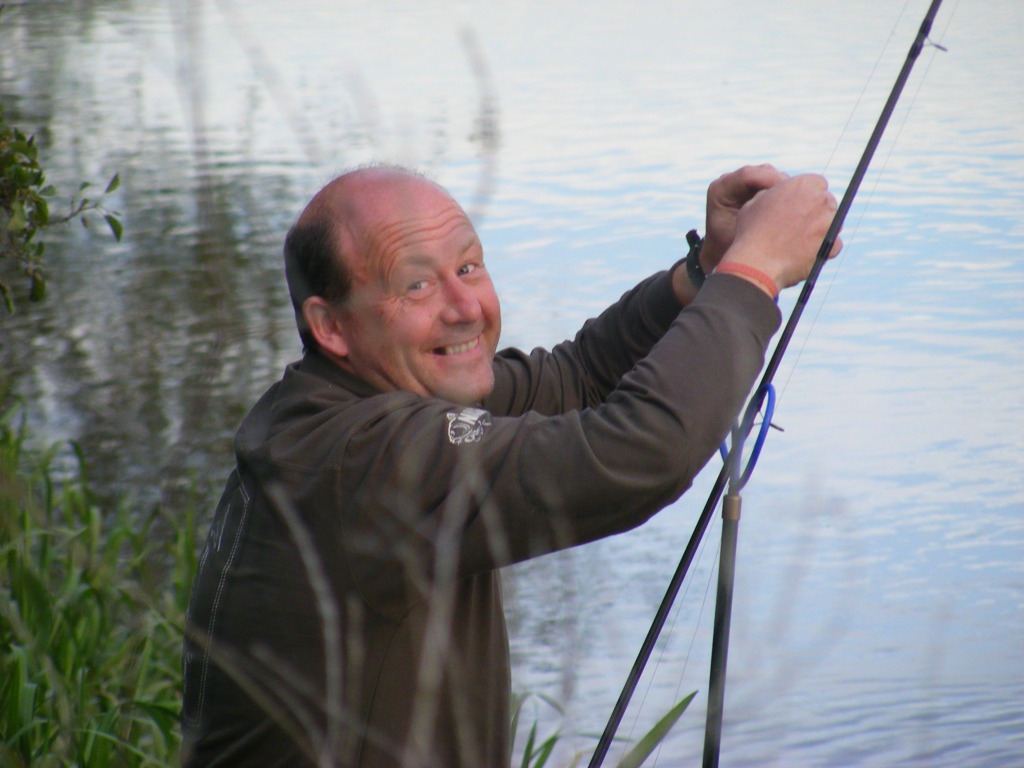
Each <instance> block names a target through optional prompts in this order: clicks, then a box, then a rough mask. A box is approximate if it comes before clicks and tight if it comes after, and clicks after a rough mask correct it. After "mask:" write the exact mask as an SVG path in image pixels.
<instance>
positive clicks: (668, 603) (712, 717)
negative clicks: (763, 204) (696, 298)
mask: <svg viewBox="0 0 1024 768" xmlns="http://www.w3.org/2000/svg"><path fill="white" fill-rule="evenodd" d="M941 2H942V0H932V2H931V4H930V5H929V8H928V11H927V13H926V14H925V17H924V19H923V21H922V22H921V25H920V27H919V29H918V32H917V35H916V36H915V37H914V41H913V43H912V44H911V47H910V50H909V51H908V53H907V56H906V58H905V60H904V62H903V66H902V68H901V69H900V72H899V75H898V76H897V78H896V82H895V84H894V85H893V87H892V89H891V90H890V92H889V96H888V98H887V99H886V102H885V106H884V107H883V108H882V111H881V114H880V115H879V117H878V119H877V121H876V123H875V126H874V129H873V130H872V132H871V136H870V138H869V139H868V142H867V145H866V146H865V148H864V151H863V152H862V154H861V156H860V160H859V161H858V163H857V167H856V169H855V170H854V173H853V176H852V178H851V180H850V183H849V185H848V186H847V189H846V191H845V193H844V194H843V196H842V199H841V200H840V201H839V204H838V206H837V209H836V212H835V215H834V217H833V219H832V223H831V225H830V226H829V228H828V231H827V232H826V234H825V237H824V239H823V240H822V243H821V247H820V248H819V250H818V254H817V256H816V257H815V260H814V263H813V265H812V267H811V269H810V272H809V274H808V275H807V278H806V279H805V280H804V283H803V287H802V288H801V291H800V295H799V297H798V298H797V302H796V304H795V306H794V307H793V310H792V311H791V313H790V316H789V320H788V321H787V323H786V325H785V327H784V328H783V330H782V333H781V335H780V337H779V340H778V342H777V344H776V346H775V350H774V352H773V354H772V356H771V358H770V359H769V361H768V364H767V366H766V367H765V370H764V373H763V375H762V378H761V382H760V384H759V386H758V389H757V391H756V393H755V395H754V396H753V397H752V398H751V400H750V401H749V403H748V405H747V408H746V410H745V412H744V414H743V418H742V421H741V422H740V424H739V425H738V426H737V427H736V428H735V429H734V430H733V448H732V450H731V451H730V452H729V458H728V460H727V462H726V466H725V467H723V468H722V471H721V472H720V473H719V475H718V478H717V479H716V480H715V484H714V487H713V488H712V491H711V494H710V495H709V496H708V500H707V502H706V504H705V506H704V509H703V511H702V512H701V515H700V517H699V518H698V521H697V524H696V525H695V526H694V529H693V532H692V533H691V536H690V540H689V542H688V543H687V546H686V549H685V550H684V552H683V554H682V557H681V558H680V561H679V565H678V566H677V568H676V571H675V573H674V574H673V575H672V578H671V580H670V582H669V586H668V589H667V591H666V593H665V597H664V599H663V600H662V603H661V605H660V606H659V607H658V611H657V612H656V614H655V617H654V620H653V622H652V624H651V628H650V629H649V631H648V633H647V636H646V637H645V639H644V643H643V645H642V646H641V649H640V653H639V654H638V656H637V660H636V662H635V663H634V665H633V668H632V669H631V670H630V673H629V676H628V677H627V681H626V684H625V685H624V686H623V689H622V692H621V694H620V695H619V698H618V700H617V701H616V704H615V706H614V708H613V710H612V714H611V716H610V717H609V720H608V724H607V726H606V728H605V730H604V732H603V733H602V735H601V738H600V740H599V742H598V746H597V748H596V749H595V751H594V755H593V757H592V759H591V761H590V764H589V765H590V768H597V767H598V766H600V765H601V763H602V762H603V760H604V757H605V755H606V754H607V751H608V747H609V746H610V744H611V741H612V739H613V738H614V734H615V730H616V729H617V728H618V725H619V722H620V721H621V718H622V714H623V712H624V711H625V708H626V707H627V706H628V703H629V699H630V697H631V696H632V693H633V691H634V690H635V688H636V683H637V681H638V680H639V677H640V674H641V673H642V671H643V668H644V666H645V665H646V663H647V660H648V659H649V658H650V654H651V652H652V651H653V649H654V645H655V644H656V642H657V639H658V636H659V635H660V633H661V630H662V628H663V627H664V624H665V620H666V619H667V617H668V614H669V613H670V611H671V608H672V604H673V602H674V601H675V598H676V596H677V595H678V593H679V589H680V587H681V585H682V582H683V580H684V579H685V576H686V573H687V571H688V569H689V567H690V564H691V562H692V560H693V555H694V551H695V550H696V548H697V542H699V541H700V539H701V538H702V537H703V536H704V534H705V532H706V531H707V527H708V523H709V522H710V519H711V517H712V515H713V514H714V511H715V509H716V508H717V506H718V502H719V500H722V499H723V494H724V492H725V489H726V486H727V485H730V493H729V495H728V496H725V498H724V503H723V507H722V515H723V523H722V532H723V536H722V555H721V560H720V566H719V591H718V599H717V601H716V611H715V637H714V638H713V642H712V659H711V684H710V692H709V697H708V717H707V723H706V726H707V727H706V731H705V739H704V765H705V766H709V767H710V768H715V767H716V766H717V765H718V754H719V746H720V740H721V725H722V711H723V704H724V683H725V665H726V658H727V650H728V636H729V622H730V613H731V596H732V583H731V581H732V570H733V569H734V568H735V549H736V530H737V525H738V522H739V517H740V514H739V512H740V509H739V506H740V498H739V494H738V491H737V485H738V484H739V482H738V481H739V480H740V479H741V478H742V474H743V473H742V470H741V458H742V455H741V454H742V443H743V440H744V439H746V437H747V435H749V434H750V431H751V430H752V428H753V422H754V420H755V418H756V416H757V414H758V412H759V411H760V409H761V406H762V404H763V403H764V400H765V397H766V396H767V393H768V391H769V390H768V388H767V387H766V385H768V384H771V382H772V380H773V379H774V377H775V374H776V373H777V372H778V369H779V366H780V364H781V361H782V358H783V356H784V354H785V352H786V350H787V348H788V346H789V343H790V341H791V340H792V337H793V334H794V332H795V330H796V326H797V323H798V322H799V320H800V317H801V316H802V314H803V310H804V308H805V307H806V305H807V302H808V301H809V299H810V295H811V293H812V292H813V290H814V286H815V284H816V282H817V279H818V276H819V275H820V274H821V270H822V269H823V268H824V266H825V263H826V262H827V261H828V260H829V255H830V254H831V251H832V249H833V246H834V245H835V243H836V240H837V239H838V236H839V232H840V230H841V229H842V226H843V224H844V222H845V220H846V215H847V214H848V213H849V210H850V207H851V206H852V204H853V201H854V198H855V197H856V194H857V191H858V190H859V188H860V185H861V182H862V181H863V180H864V176H865V174H866V173H867V170H868V167H869V166H870V164H871V160H872V158H873V157H874V154H875V151H876V150H877V148H878V145H879V143H880V142H881V139H882V136H883V134H884V133H885V128H886V127H887V125H888V123H889V120H890V118H891V117H892V115H893V112H894V111H895V108H896V104H897V103H898V101H899V98H900V95H901V94H902V92H903V88H904V86H905V85H906V82H907V80H908V78H909V76H910V73H911V71H912V69H913V67H914V64H915V63H916V61H917V58H918V56H919V55H920V53H921V51H922V49H923V48H924V47H925V43H926V41H928V36H929V33H930V31H931V26H932V23H933V22H934V19H935V16H936V14H937V13H938V9H939V6H940V5H941ZM929 42H930V41H929ZM727 534H728V539H729V540H728V542H727V541H726V536H727ZM727 560H728V563H727ZM723 574H724V575H725V576H723ZM723 598H727V599H723ZM723 606H724V609H723ZM720 630H721V631H720Z"/></svg>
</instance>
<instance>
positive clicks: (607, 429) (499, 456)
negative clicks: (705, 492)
mask: <svg viewBox="0 0 1024 768" xmlns="http://www.w3.org/2000/svg"><path fill="white" fill-rule="evenodd" d="M778 324H779V312H778V309H777V307H776V306H775V305H774V303H773V302H772V301H771V300H770V299H769V298H768V297H767V296H765V295H764V294H763V292H761V291H760V290H759V289H757V288H756V287H754V286H752V285H750V284H749V283H747V282H746V281H744V280H742V279H740V278H737V277H735V276H731V275H720V276H714V277H713V278H709V280H708V282H707V283H706V284H705V286H704V288H703V289H702V290H701V292H700V294H699V295H698V297H697V300H696V301H695V302H694V303H693V304H691V305H690V306H689V307H687V308H686V309H685V310H684V311H682V312H679V313H678V314H677V316H676V317H675V319H674V320H673V321H672V322H671V324H670V326H669V328H668V330H667V331H666V332H665V333H664V334H662V336H661V338H660V339H659V340H657V341H656V342H655V343H654V344H653V346H651V348H650V350H649V352H648V353H647V355H646V356H644V357H643V358H642V359H641V360H640V361H639V362H638V363H637V364H636V365H635V366H633V368H632V369H631V370H630V371H629V372H628V373H626V374H625V375H624V376H622V377H621V381H619V383H618V386H616V387H614V388H613V389H612V390H611V391H610V392H609V393H608V395H607V396H606V397H604V398H603V402H601V403H599V404H598V405H596V406H594V407H590V408H581V409H572V410H568V411H566V412H565V413H559V414H557V415H553V416H548V415H544V414H543V413H540V412H537V411H530V412H528V413H525V414H524V415H522V416H518V417H501V416H496V415H494V414H492V413H490V412H487V411H485V410H483V409H472V408H469V409H467V408H461V407H456V406H452V405H451V404H447V403H444V402H442V401H438V400H431V399H419V398H416V397H414V396H412V395H407V394H406V393H400V394H398V395H397V396H393V398H392V400H391V401H390V403H391V404H390V405H389V407H388V409H387V411H386V412H385V411H378V415H377V416H376V417H375V418H374V419H373V420H372V422H368V423H366V424H365V425H364V426H363V427H362V428H361V429H360V430H358V431H356V432H355V433H354V434H352V435H350V437H349V439H348V441H347V442H346V444H345V445H344V446H343V453H344V460H343V461H340V462H339V463H338V466H339V468H340V471H339V474H338V475H337V476H336V477H337V481H338V483H339V486H338V487H337V488H336V489H335V490H336V494H337V495H336V498H343V499H345V502H344V503H345V505H346V508H345V509H344V510H342V527H343V529H344V536H343V538H344V539H345V546H346V548H347V554H348V555H349V557H348V563H349V565H350V567H351V568H352V569H353V576H354V577H355V579H356V581H357V582H358V583H360V585H361V591H363V593H364V597H365V598H366V599H368V600H369V601H370V602H371V603H373V602H374V601H375V600H379V599H382V596H384V595H386V594H399V593H401V594H406V595H407V594H409V590H408V586H409V584H410V582H411V583H413V584H419V585H429V584H432V583H434V581H435V579H436V577H437V576H439V575H440V574H441V573H442V572H443V573H447V574H448V578H453V577H458V576H461V575H468V574H472V573H479V572H483V571H486V570H490V569H493V568H495V567H498V566H501V565H505V564H508V563H512V562H516V561H521V560H525V559H528V558H530V557H533V556H536V555H540V554H543V553H546V552H551V551H554V550H557V549H563V548H566V547H569V546H573V545H575V544H579V543H583V542H586V541H591V540H593V539H597V538H601V537H603V536H607V535H610V534H613V533H616V532H620V531H624V530H627V529H630V528H633V527H635V526H637V525H639V524H640V523H642V522H643V521H645V520H646V519H647V518H649V517H650V516H651V515H653V514H654V513H655V512H657V511H658V510H660V509H661V508H663V507H664V506H666V505H668V504H669V503H671V502H672V501H674V500H675V499H676V498H678V496H679V495H680V494H681V493H682V492H683V491H684V490H685V489H686V488H687V487H688V486H689V485H690V483H691V482H692V480H693V477H694V476H695V475H696V474H697V473H698V472H699V471H700V469H701V468H702V467H703V466H704V464H705V463H706V462H707V461H708V459H709V458H710V457H711V455H712V454H713V453H714V452H715V450H716V449H717V446H718V445H719V444H720V443H721V441H722V439H723V438H724V437H725V435H726V434H727V432H728V430H729V428H730V426H731V425H732V423H733V422H734V420H735V418H736V416H737V414H738V413H739V410H740V409H741V408H742V406H743V403H744V401H745V399H746V396H747V394H748V393H749V391H750V388H751V386H752V385H753V383H754V380H755V377H756V376H757V374H758V372H759V371H760V369H761V365H762V363H763V358H764V352H765V349H766V347H767V344H768V341H769V339H770V337H771V335H772V333H774V331H775V329H776V328H777V327H778ZM394 397H397V398H398V399H394ZM396 564H398V565H400V566H401V567H399V568H395V565H396ZM399 579H400V580H402V581H404V582H405V583H404V584H400V583H398V582H397V581H396V580H399ZM422 588H424V589H426V588H427V587H426V586H423V587H422Z"/></svg>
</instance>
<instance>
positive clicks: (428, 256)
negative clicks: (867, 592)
mask: <svg viewBox="0 0 1024 768" xmlns="http://www.w3.org/2000/svg"><path fill="white" fill-rule="evenodd" d="M835 208H836V202H835V199H834V197H833V196H832V195H831V194H830V193H829V192H828V189H827V184H826V183H825V180H824V179H822V178H821V177H818V176H799V177H794V178H788V177H786V176H785V175H784V174H782V173H780V172H778V171H776V170H775V169H774V168H771V167H770V166H756V167H746V168H743V169H740V170H739V171H736V172H734V173H731V174H727V175H725V176H723V177H721V178H720V179H718V180H717V181H715V182H714V183H712V184H711V186H710V187H709V190H708V210H707V230H708V231H707V236H706V239H705V240H704V243H703V246H702V247H700V248H694V249H693V251H692V253H691V257H690V265H689V269H687V267H686V266H684V265H683V264H682V263H681V264H679V265H676V266H675V267H674V268H673V269H671V270H669V271H668V272H665V273H661V274H658V275H655V276H653V277H651V278H649V279H647V280H645V281H644V282H642V283H641V284H640V285H638V286H637V287H636V288H634V289H632V290H631V291H630V292H628V293H627V294H625V295H624V296H623V297H622V298H621V299H620V300H619V301H618V302H617V303H616V304H614V305H613V306H612V307H610V308H609V309H608V310H606V311H605V312H604V313H602V315H601V316H600V317H598V318H596V319H594V320H591V321H589V322H588V323H587V324H586V325H585V326H584V327H583V329H582V330H581V331H580V332H579V334H578V335H577V336H576V338H575V339H574V340H573V341H572V342H566V343H563V344H560V345H558V346H556V347H554V348H553V349H552V350H551V351H550V352H546V351H543V350H535V351H534V352H532V353H530V354H529V355H527V354H524V353H522V352H519V351H516V350H506V351H503V352H501V353H500V354H496V350H497V345H498V336H499V332H500V327H501V320H500V311H499V305H498V298H497V296H496V294H495V291H494V287H493V286H492V284H491V281H490V278H489V277H488V274H487V269H486V266H485V262H484V256H483V247H482V245H481V243H480V241H479V239H478V237H477V234H476V232H475V230H474V228H473V226H472V224H471V223H470V221H469V219H468V218H467V216H466V214H465V213H464V212H463V210H462V209H461V208H460V207H459V206H458V204H457V203H456V202H455V201H454V200H453V199H452V198H451V197H450V196H449V195H448V194H447V193H446V192H445V191H444V190H443V189H442V188H441V187H439V186H437V185H436V184H434V183H433V182H431V181H428V180H427V179H425V178H423V177H421V176H418V175H416V174H414V173H410V172H407V171H403V170H400V169H396V168H388V167H371V168H363V169H360V170H357V171H354V172H351V173H348V174H345V175H344V176H341V177H340V178H338V179H336V180H334V181H333V182H331V183H330V184H328V185H327V186H326V187H324V189H322V190H321V191H320V192H319V193H318V194H317V195H316V196H315V197H314V198H313V199H312V201H311V202H310V203H309V205H308V206H307V207H306V209H305V210H304V211H303V212H302V214H301V216H300V217H299V219H298V221H297V222H296V224H295V226H294V227H293V228H292V230H291V231H290V232H289V234H288V237H287V240H286V243H285V262H286V271H287V277H288V284H289V289H290V291H291V296H292V300H293V304H294V305H295V309H296V319H297V322H298V325H299V332H300V335H301V337H302V339H303V342H304V345H305V353H304V356H303V358H302V360H300V361H299V362H297V363H294V364H292V365H290V366H289V367H288V369H287V370H286V371H285V374H284V376H283V378H282V380H281V381H280V382H278V383H277V384H275V385H274V386H273V387H271V388H270V390H268V392H267V393H266V394H265V395H264V396H263V398H262V399H261V400H260V401H259V402H258V403H257V404H256V406H255V407H254V408H253V410H252V411H251V412H250V413H249V415H248V416H247V417H246V419H245V421H244V422H243V424H242V426H241V428H240V430H239V432H238V435H237V437H236V441H235V450H236V454H237V466H236V468H235V470H234V472H233V473H232V474H231V476H230V478H229V480H228V483H227V487H226V489H225V491H224V495H223V497H222V499H221V502H220V504H219V506H218V509H217V512H216V515H215V518H214V521H213V524H212V527H211V530H210V534H209V539H208V541H207V545H206V548H205V550H204V552H203V555H202V558H201V561H200V565H199V573H198V576H197V579H196V584H195V588H194V593H193V597H192V603H191V606H190V609H189V617H188V639H187V642H186V648H185V695H184V713H183V733H184V746H183V752H184V763H185V764H186V765H189V766H214V765H216V766H220V765H231V766H306V765H323V766H346V767H347V766H374V767H376V766H403V768H425V767H431V768H432V767H435V766H437V767H441V766H444V767H449V768H450V767H457V766H472V767H473V768H497V767H498V766H507V765H508V764H509V758H510V745H509V742H510V734H509V711H508V708H509V698H510V695H509V694H510V681H509V656H508V638H507V635H506V630H505V623H504V616H503V612H502V604H501V591H500V582H499V577H498V569H499V568H500V567H501V566H503V565H506V564H509V563H514V562H518V561H522V560H526V559H528V558H531V557H535V556H538V555H541V554H545V553H548V552H552V551H555V550H558V549H563V548H566V547H570V546H574V545H576V544H580V543H583V542H586V541H592V540H594V539H598V538H601V537H604V536H608V535H611V534H614V533H618V532H620V531H624V530H627V529H630V528H633V527H635V526H637V525H639V524H641V523H642V522H643V521H645V520H646V519H648V518H649V517H650V516H651V515H653V514H654V513H655V512H657V511H658V510H660V509H662V508H663V507H665V506H666V505H668V504H670V503H671V502H672V501H674V500H675V499H676V498H678V497H679V495H680V494H681V493H682V492H683V491H684V490H685V489H686V488H687V487H688V486H689V484H690V482H691V480H692V478H693V477H694V476H695V475H696V474H697V472H698V471H699V470H700V469H701V467H702V466H703V465H704V464H705V462H706V461H707V460H708V459H709V458H710V456H711V455H712V454H713V453H714V451H715V449H716V447H717V446H718V445H719V444H720V443H721V441H722V439H723V437H724V436H725V434H726V433H727V432H728V430H729V427H730V425H731V424H732V423H733V421H734V420H735V418H736V416H737V414H738V412H739V410H740V408H741V407H742V405H743V402H744V400H745V398H746V395H747V394H748V392H749V390H750V388H751V386H752V384H753V382H754V379H755V377H756V376H757V374H758V372H759V370H760V368H761V365H762V362H763V356H764V352H765V349H766V347H767V344H768V341H769V339H770V337H771V335H772V333H774V331H775V330H776V329H777V327H778V324H779V312H778V309H777V307H776V305H775V303H774V301H773V299H774V298H775V295H774V294H776V293H777V291H778V288H779V287H786V286H789V285H793V284H795V283H797V282H799V281H800V280H802V279H803V278H804V277H806V275H807V273H808V271H809V269H810V266H811V264H812V263H813V260H814V256H815V253H816V251H817V248H818V247H819V245H820V243H821V240H822V238H823V237H824V234H825V231H826V230H827V227H828V225H829V223H830V222H831V219H832V215H833V214H834V212H835ZM840 247H841V245H840V244H839V243H837V244H836V248H835V251H836V252H838V250H839V248H840ZM703 274H710V277H708V278H707V280H706V282H704V281H703ZM572 277H573V276H572V275H571V274H561V273H558V272H557V268H554V270H553V278H554V279H558V280H560V281H562V282H564V283H565V285H566V286H567V287H568V288H569V289H570V290H571V286H572ZM702 282H703V287H700V286H699V285H698V283H702ZM698 288H699V291H698Z"/></svg>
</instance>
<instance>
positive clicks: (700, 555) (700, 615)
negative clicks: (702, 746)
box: [626, 536, 721, 766]
mask: <svg viewBox="0 0 1024 768" xmlns="http://www.w3.org/2000/svg"><path fill="white" fill-rule="evenodd" d="M709 538H711V537H708V536H705V537H703V538H702V539H701V543H700V549H699V550H698V552H697V557H696V558H695V559H694V563H695V564H696V566H697V567H698V568H699V567H700V564H701V561H702V560H703V559H704V552H705V550H706V549H707V545H708V539H709ZM714 539H715V541H717V542H718V545H717V547H716V549H715V554H714V557H713V558H712V560H711V570H710V572H709V575H708V578H707V580H706V581H705V582H704V595H703V598H702V599H701V603H700V610H698V611H697V620H696V621H695V622H694V626H693V632H692V633H691V634H690V643H689V645H688V646H687V648H686V655H685V656H684V657H683V668H682V670H680V672H679V684H678V685H677V686H676V691H675V698H674V699H673V702H676V701H679V692H680V690H681V689H682V687H683V677H684V676H685V675H686V667H687V666H688V665H689V663H690V654H691V653H692V652H693V644H694V643H695V642H696V640H697V633H698V632H699V631H700V626H701V623H702V622H703V619H704V609H705V608H706V607H707V602H708V593H709V592H710V591H711V577H712V575H714V572H715V570H714V569H715V565H716V564H717V562H718V553H719V550H720V548H721V540H720V539H719V538H718V537H714ZM694 581H695V580H694V579H690V580H689V581H687V582H686V586H685V588H684V589H683V593H682V595H681V596H680V598H679V600H678V601H677V604H676V606H675V608H674V610H673V614H672V621H671V623H670V624H669V625H668V629H667V630H666V632H665V642H664V643H662V645H661V650H660V651H659V653H658V658H657V660H656V661H655V662H654V666H653V668H652V669H651V671H650V675H649V676H648V680H647V686H646V688H644V691H643V694H642V695H641V696H640V699H639V701H638V702H637V706H636V707H635V709H636V714H635V715H634V717H633V721H632V722H631V723H630V727H629V732H628V733H627V734H626V740H627V741H632V740H633V734H634V733H635V732H636V727H637V725H638V724H639V722H640V714H641V712H643V710H644V708H645V706H646V705H647V696H648V694H650V692H651V688H652V687H653V685H654V679H655V678H656V677H657V676H658V670H659V669H661V663H662V661H664V658H665V653H666V652H667V651H668V647H669V639H670V638H671V637H672V634H673V632H674V631H675V627H676V623H677V622H678V620H679V614H680V613H682V610H683V605H685V603H686V597H687V595H689V593H690V586H691V585H692V584H693V582H694ZM658 752H659V753H660V752H661V745H660V744H659V745H658ZM657 764H658V759H657V757H655V759H654V763H653V765H655V766H656V765H657Z"/></svg>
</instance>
